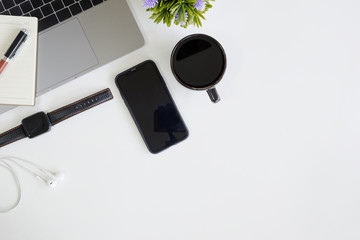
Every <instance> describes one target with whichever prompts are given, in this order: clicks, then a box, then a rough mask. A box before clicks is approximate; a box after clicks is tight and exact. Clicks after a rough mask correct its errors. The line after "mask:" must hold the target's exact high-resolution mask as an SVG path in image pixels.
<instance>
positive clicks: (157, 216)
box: [0, 0, 360, 240]
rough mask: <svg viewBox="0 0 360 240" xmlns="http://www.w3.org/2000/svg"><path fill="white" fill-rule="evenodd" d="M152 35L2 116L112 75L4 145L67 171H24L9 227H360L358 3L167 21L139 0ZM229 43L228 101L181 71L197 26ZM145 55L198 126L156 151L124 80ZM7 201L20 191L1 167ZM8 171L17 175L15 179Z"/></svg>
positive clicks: (279, 231) (45, 233) (161, 233)
mask: <svg viewBox="0 0 360 240" xmlns="http://www.w3.org/2000/svg"><path fill="white" fill-rule="evenodd" d="M128 2H129V4H130V6H131V9H132V10H133V12H134V15H135V17H136V20H137V21H138V23H139V25H140V28H141V31H142V32H143V34H144V37H145V40H146V44H145V46H144V47H142V48H141V49H139V50H137V51H135V52H133V53H131V54H129V55H127V56H125V57H122V58H120V59H118V60H116V61H114V62H111V63H110V64H107V65H106V66H104V67H102V68H101V69H99V70H96V71H93V72H91V73H89V74H87V75H85V76H83V77H81V78H78V79H76V80H74V81H72V82H70V83H68V84H66V85H64V86H61V87H59V88H57V89H55V90H53V91H51V92H49V93H46V94H44V95H42V96H40V97H39V98H38V99H37V103H36V106H35V107H18V108H16V109H13V110H11V111H9V112H7V113H5V114H2V115H1V117H0V131H1V132H3V131H6V130H8V129H10V128H12V127H14V126H17V125H19V124H20V120H21V119H22V118H24V117H26V116H28V115H31V114H33V113H35V112H37V111H42V110H44V111H50V110H54V109H57V108H59V107H61V106H63V105H66V104H68V103H71V102H73V101H75V100H78V99H80V98H82V97H85V96H87V95H89V94H92V93H94V92H96V91H98V90H101V89H103V88H107V87H109V88H110V89H111V90H112V92H113V94H114V99H113V100H112V101H110V102H107V103H105V104H102V105H100V106H98V107H96V108H94V109H91V110H89V111H87V112H84V113H82V114H80V115H77V116H76V117H73V118H71V119H68V120H66V121H64V122H62V123H61V124H59V125H57V126H55V127H53V128H52V130H51V132H49V133H47V134H44V135H42V136H39V137H38V138H35V139H31V140H30V139H23V140H21V141H18V142H16V143H13V144H10V145H8V146H6V147H3V148H1V149H0V155H15V156H18V157H22V158H26V159H28V160H30V161H33V162H35V163H37V164H40V165H42V166H43V167H46V168H49V169H52V170H61V171H63V172H64V173H65V174H66V176H65V179H64V181H63V182H62V183H61V184H60V185H59V186H58V187H57V188H56V189H49V188H47V187H46V186H45V185H44V184H42V183H41V182H40V181H38V180H36V179H35V178H33V176H31V175H30V174H27V173H26V172H23V171H21V170H19V171H18V173H19V176H20V178H21V180H22V187H23V196H22V200H21V202H20V204H19V206H18V207H17V208H16V209H14V210H12V211H11V212H8V213H5V214H1V215H0V239H2V240H24V239H26V240H49V239H51V240H64V239H67V240H79V239H86V240H98V239H107V240H115V239H116V240H117V239H122V240H144V239H146V240H150V239H154V240H169V239H172V240H175V239H176V240H182V239H186V240H190V239H194V240H199V239H206V240H218V239H249V240H263V239H267V240H269V239H271V240H289V239H291V240H304V239H307V240H312V239H313V240H319V239H326V240H338V239H346V240H352V239H360V228H359V226H360V204H359V202H360V174H359V172H360V44H359V43H360V29H359V24H360V15H359V10H360V2H359V1H356V0H349V1H340V0H338V1H325V0H305V1H285V0H274V1H265V0H251V1H237V0H227V1H220V0H217V1H215V2H214V4H213V5H214V7H213V9H212V10H210V11H209V12H208V13H207V14H206V18H207V20H206V21H204V22H203V25H204V26H203V28H200V29H197V28H194V27H189V28H188V29H186V30H185V29H182V28H179V27H177V26H172V27H171V28H167V27H166V26H165V25H162V24H161V25H156V24H154V23H153V22H152V20H150V19H148V17H149V16H150V13H149V12H146V11H145V10H144V9H143V8H142V6H141V3H142V0H136V1H128ZM198 32H200V33H206V34H209V35H211V36H213V37H215V38H216V39H218V40H219V42H220V43H221V44H222V45H223V46H224V48H225V51H226V53H227V57H228V68H227V71H226V74H225V76H224V78H223V80H222V81H221V82H220V83H219V84H218V87H217V88H218V91H219V94H220V95H221V98H222V100H221V102H220V103H217V104H213V103H211V102H210V100H209V99H208V96H207V94H206V92H196V91H192V90H188V89H186V88H184V87H183V86H182V85H180V84H179V83H178V82H177V81H176V80H175V78H174V77H173V75H172V73H171V69H170V64H169V61H170V54H171V51H172V49H173V47H174V45H175V44H176V43H177V42H178V41H179V40H180V39H181V38H183V37H184V36H186V35H189V34H191V33H198ZM146 59H152V60H154V61H155V62H156V63H157V64H158V66H159V68H160V71H161V73H162V74H163V76H164V78H165V80H166V83H167V85H168V87H169V90H170V92H171V94H172V95H173V97H174V99H175V101H176V103H177V105H178V108H179V110H180V112H181V114H182V116H183V118H184V120H185V122H186V124H187V126H188V128H189V131H190V136H189V138H188V139H187V140H186V141H184V142H182V143H180V144H178V145H176V146H174V147H172V148H170V149H168V150H166V151H164V152H162V153H160V154H158V155H153V154H151V153H149V152H148V150H147V148H146V147H145V145H144V143H143V141H142V138H141V137H140V134H139V133H138V131H137V129H136V126H135V124H134V123H133V120H132V119H131V116H130V114H129V113H128V110H127V108H126V106H125V104H124V103H123V100H122V98H121V97H120V95H119V93H118V91H117V88H116V86H115V84H114V77H115V76H116V75H117V74H118V73H119V72H121V71H123V70H126V69H127V68H129V67H131V66H133V65H135V64H137V63H139V62H141V61H143V60H146ZM0 175H1V179H2V181H1V182H0V187H1V189H2V190H1V191H0V196H1V203H2V204H4V203H10V202H11V201H12V200H14V199H15V196H16V194H15V186H14V185H12V184H13V182H11V177H10V174H9V173H7V172H6V171H5V169H2V168H0ZM5 180H6V181H5Z"/></svg>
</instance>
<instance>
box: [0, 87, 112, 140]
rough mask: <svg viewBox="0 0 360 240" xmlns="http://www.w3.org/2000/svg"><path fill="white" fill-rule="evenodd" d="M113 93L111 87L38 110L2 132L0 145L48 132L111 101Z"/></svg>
mask: <svg viewBox="0 0 360 240" xmlns="http://www.w3.org/2000/svg"><path fill="white" fill-rule="evenodd" d="M112 98H113V95H112V93H111V91H110V89H109V88H107V89H104V90H102V91H100V92H97V93H95V94H92V95H90V96H88V97H85V98H83V99H80V100H79V101H76V102H74V103H71V104H69V105H66V106H64V107H62V108H59V109H57V110H55V111H52V112H49V113H45V112H38V113H35V114H34V115H31V116H29V117H27V118H24V119H23V120H22V121H21V125H19V126H17V127H14V128H13V129H10V130H9V131H6V132H4V133H2V134H0V147H3V146H5V145H7V144H9V143H12V142H15V141H17V140H20V139H22V138H25V137H28V138H34V137H36V136H39V135H40V134H43V133H45V132H48V131H49V130H50V129H51V127H52V126H54V125H56V124H58V123H60V122H62V121H64V120H65V119H68V118H70V117H72V116H74V115H76V114H79V113H81V112H84V111H86V110H88V109H90V108H92V107H95V106H97V105H99V104H101V103H104V102H106V101H109V100H111V99H112Z"/></svg>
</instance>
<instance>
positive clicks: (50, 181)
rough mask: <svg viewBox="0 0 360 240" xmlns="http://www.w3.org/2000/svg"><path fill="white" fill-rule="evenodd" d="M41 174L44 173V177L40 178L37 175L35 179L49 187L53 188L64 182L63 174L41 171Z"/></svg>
mask: <svg viewBox="0 0 360 240" xmlns="http://www.w3.org/2000/svg"><path fill="white" fill-rule="evenodd" d="M41 171H42V172H43V173H45V175H46V177H41V176H39V175H37V176H36V177H37V178H38V179H40V180H41V181H43V182H44V183H46V184H47V185H48V186H49V187H51V188H55V187H56V186H57V184H58V183H59V182H61V181H62V180H64V176H65V175H64V173H62V172H50V171H47V170H44V169H42V170H41Z"/></svg>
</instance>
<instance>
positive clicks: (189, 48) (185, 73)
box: [172, 35, 226, 89]
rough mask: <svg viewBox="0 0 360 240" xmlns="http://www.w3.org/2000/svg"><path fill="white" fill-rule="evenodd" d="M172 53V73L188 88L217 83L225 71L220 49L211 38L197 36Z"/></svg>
mask: <svg viewBox="0 0 360 240" xmlns="http://www.w3.org/2000/svg"><path fill="white" fill-rule="evenodd" d="M180 44H181V45H180V47H179V48H178V49H176V50H175V52H174V53H173V63H172V64H173V66H172V67H173V71H174V73H175V75H176V76H177V78H178V80H179V81H181V82H183V83H184V84H185V85H188V87H192V88H200V89H201V88H206V87H209V86H211V85H213V84H215V83H216V82H217V81H219V80H220V79H221V77H222V75H223V73H224V71H225V67H226V62H225V61H226V59H225V55H224V52H223V50H222V48H221V47H220V46H219V44H218V43H217V42H216V41H215V40H214V39H212V38H210V37H208V36H206V35H198V36H196V37H192V38H189V39H186V40H185V41H184V42H182V43H180Z"/></svg>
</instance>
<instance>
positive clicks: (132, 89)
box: [115, 60, 189, 153]
mask: <svg viewBox="0 0 360 240" xmlns="http://www.w3.org/2000/svg"><path fill="white" fill-rule="evenodd" d="M115 83H116V86H117V87H118V89H119V91H120V94H121V96H122V98H123V99H124V102H125V104H126V106H127V108H128V110H129V112H130V114H131V116H132V117H133V119H134V121H135V123H136V126H137V128H138V129H139V132H140V134H141V136H142V138H143V139H144V142H145V144H146V146H147V148H148V149H149V151H150V152H151V153H159V152H161V151H162V150H164V149H166V148H168V147H170V146H172V145H174V144H176V143H178V142H180V141H182V140H184V139H186V138H187V136H188V135H189V133H188V130H187V127H186V125H185V123H184V121H183V119H182V117H181V115H180V113H179V111H178V109H177V107H176V105H175V102H174V100H173V99H172V97H171V95H170V92H169V90H168V88H167V86H166V84H165V81H164V79H163V77H162V76H161V74H160V72H159V70H158V68H157V66H156V64H155V63H154V62H153V61H152V60H147V61H145V62H142V63H140V64H138V65H136V66H134V67H132V68H130V69H128V70H126V71H124V72H122V73H120V74H118V75H117V76H116V78H115Z"/></svg>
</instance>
